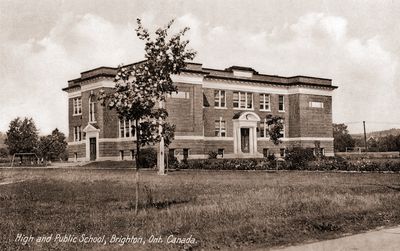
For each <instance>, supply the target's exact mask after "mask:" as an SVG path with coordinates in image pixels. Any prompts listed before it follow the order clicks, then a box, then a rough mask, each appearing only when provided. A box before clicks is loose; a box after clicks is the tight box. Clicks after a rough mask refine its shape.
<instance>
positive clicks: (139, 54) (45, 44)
mask: <svg viewBox="0 0 400 251" xmlns="http://www.w3.org/2000/svg"><path fill="white" fill-rule="evenodd" d="M399 13H400V1H383V0H381V1H365V0H363V1H348V0H347V1H337V0H335V1H322V0H320V1H313V0H307V1H295V0H292V1H291V0H276V1H274V0H270V1H268V0H262V1H256V0H252V1H248V0H242V1H235V0H231V1H228V0H223V1H218V0H212V1H196V0H192V1H186V0H185V1H179V0H175V1H168V0H160V1H151V0H144V1H133V0H127V1H125V0H121V1H119V0H116V1H102V0H96V1H94V0H80V1H74V0H68V1H63V0H38V1H28V0H25V1H19V0H0V27H1V31H0V59H1V61H0V62H1V63H0V76H1V79H2V81H1V82H0V131H2V132H5V131H7V130H8V125H9V123H10V121H11V120H12V119H14V118H16V117H18V116H20V117H25V116H26V117H32V118H33V119H34V120H35V122H36V124H37V127H38V128H39V129H40V133H41V134H47V133H50V132H51V131H52V130H53V129H54V128H56V127H57V128H59V129H60V130H61V131H63V132H65V133H67V128H68V116H67V94H66V93H64V92H63V91H61V89H62V88H63V87H66V86H67V81H68V80H71V79H74V78H77V77H79V76H80V72H82V71H86V70H89V69H92V68H96V67H99V66H112V67H115V66H117V65H119V64H121V63H124V64H129V63H132V62H135V61H138V60H141V59H143V55H144V53H143V48H144V45H143V43H142V41H140V40H138V39H137V38H136V35H135V32H134V28H135V27H136V18H138V17H139V18H141V19H142V21H143V24H144V26H145V27H148V28H149V29H150V31H154V30H155V29H156V28H157V27H160V26H164V25H165V24H166V23H168V21H169V20H171V19H175V23H174V26H173V28H174V30H175V31H178V30H180V29H182V28H184V27H186V26H188V27H190V29H191V30H190V32H189V33H188V34H187V38H188V39H189V40H190V43H189V46H190V47H191V48H192V49H194V50H196V51H197V52H198V54H197V56H196V58H195V60H194V61H195V62H198V63H203V66H204V67H209V68H219V69H225V68H227V67H229V66H232V65H240V66H248V67H252V68H254V69H255V70H257V71H258V72H260V73H264V74H270V75H281V76H293V75H310V76H315V77H323V78H330V79H332V81H333V85H336V86H339V88H338V89H337V90H335V91H334V95H333V121H334V122H335V123H346V124H348V126H349V129H350V132H353V133H356V132H361V131H362V121H366V127H367V131H375V130H381V129H389V128H400V112H399V111H398V110H397V107H398V106H399V103H400V102H399V97H400V82H399V79H400V65H399V63H400V43H399V42H398V41H400V25H399V23H400V15H399Z"/></svg>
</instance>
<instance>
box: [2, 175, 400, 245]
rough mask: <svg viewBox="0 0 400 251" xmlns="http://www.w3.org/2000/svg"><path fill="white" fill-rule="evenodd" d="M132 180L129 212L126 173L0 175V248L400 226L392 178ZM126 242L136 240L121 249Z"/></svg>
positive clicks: (324, 233)
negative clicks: (137, 192) (136, 204)
mask: <svg viewBox="0 0 400 251" xmlns="http://www.w3.org/2000/svg"><path fill="white" fill-rule="evenodd" d="M140 176H141V186H140V187H141V192H140V194H141V198H140V208H141V210H140V212H139V214H138V215H135V213H134V210H133V209H134V200H135V197H134V195H135V186H134V171H133V170H128V169H118V170H109V169H105V170H98V169H93V170H83V169H76V168H74V169H0V184H1V183H7V182H10V181H17V183H13V184H5V185H1V186H0V215H1V218H0V232H1V235H0V250H28V249H29V250H32V249H33V250H43V249H44V250H49V249H51V250H76V249H85V250H87V249H89V250H90V249H92V250H110V249H112V250H131V249H133V248H135V249H136V250H137V249H152V250H154V249H156V250H166V249H171V250H176V249H184V248H185V249H192V248H193V249H195V250H197V249H199V250H200V249H202V248H203V249H205V250H209V249H233V248H240V249H255V248H270V247H276V246H281V245H291V244H296V243H301V242H306V241H313V240H322V239H329V238H334V237H338V236H341V235H343V234H348V233H358V232H362V231H365V230H368V229H374V228H376V227H378V226H393V225H398V224H400V174H382V173H323V172H278V173H270V172H263V171H252V172H245V171H243V172H240V171H235V172H234V171H219V172H217V171H179V172H173V173H170V174H168V175H167V176H157V175H156V174H155V172H152V171H142V172H141V173H140ZM18 234H20V238H19V239H18ZM57 234H58V235H59V236H58V239H57V240H55V238H56V235H57ZM51 235H52V236H51ZM82 235H84V237H85V238H86V239H85V238H82ZM90 235H91V236H92V238H91V239H90V238H89V237H90ZM113 235H114V237H120V239H116V238H114V241H117V242H116V243H110V242H111V240H112V236H113ZM21 236H22V237H26V238H25V241H21V240H22V239H23V238H21ZM30 236H32V238H31V239H29V238H28V237H30ZM49 236H51V240H50V241H49V242H46V241H44V240H45V238H44V239H42V240H40V239H39V240H40V242H37V241H38V238H39V237H49ZM127 236H129V237H132V236H135V237H136V239H133V238H132V239H131V242H129V243H125V244H124V245H122V242H123V241H124V240H125V241H126V240H127V239H126V237H127ZM151 236H153V237H161V238H159V239H155V238H153V239H151ZM169 236H173V237H178V238H186V237H190V236H191V237H192V238H188V239H185V240H186V241H187V242H192V243H186V244H179V243H167V239H168V237H169ZM62 237H64V239H62ZM74 237H75V238H76V239H75V242H74V241H73V240H74V239H73V238H74ZM97 237H98V240H99V242H100V243H95V241H97V239H96V238H97ZM124 237H125V239H124ZM102 238H104V240H103V239H102ZM140 238H142V239H143V242H140ZM149 238H150V239H151V241H153V243H150V242H151V241H150V240H149ZM27 239H29V240H27ZM32 239H33V240H32ZM16 240H18V241H16ZM156 240H162V241H163V242H162V243H156V242H157V241H156ZM169 240H172V237H170V238H169ZM135 241H137V242H139V243H132V242H135ZM24 242H26V244H25V245H24ZM85 242H87V243H85ZM144 242H146V243H145V244H144ZM193 242H194V243H193Z"/></svg>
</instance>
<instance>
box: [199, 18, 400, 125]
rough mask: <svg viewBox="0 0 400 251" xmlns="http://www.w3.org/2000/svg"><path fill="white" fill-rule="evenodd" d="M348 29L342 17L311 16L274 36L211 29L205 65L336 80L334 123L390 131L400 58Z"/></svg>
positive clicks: (399, 89)
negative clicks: (366, 125) (353, 123)
mask: <svg viewBox="0 0 400 251" xmlns="http://www.w3.org/2000/svg"><path fill="white" fill-rule="evenodd" d="M348 26H349V23H348V21H347V20H346V19H345V18H344V17H340V16H332V15H326V14H324V13H309V14H306V15H304V16H301V17H299V18H298V19H297V21H296V22H294V23H292V24H287V23H286V24H283V25H282V26H278V27H274V28H273V29H272V30H271V31H266V30H261V31H259V32H249V31H247V30H238V29H235V28H228V27H224V26H218V27H212V28H210V29H209V30H208V32H207V33H206V35H205V38H204V40H205V41H206V43H205V44H207V48H212V50H207V49H204V48H203V49H204V51H205V52H207V54H206V55H203V58H204V59H205V60H204V63H205V64H209V65H212V66H217V67H227V66H229V65H233V64H242V65H245V66H246V65H247V66H252V67H254V68H255V69H256V70H258V71H260V72H263V73H267V74H278V75H283V76H290V75H311V76H317V77H325V78H332V79H333V84H334V85H338V86H339V89H337V90H336V91H335V95H334V106H333V118H334V121H336V122H354V121H359V122H360V125H361V124H362V123H361V121H363V120H366V121H370V122H371V123H370V129H371V130H378V129H381V128H382V127H388V126H390V125H389V123H386V122H395V121H398V120H399V119H400V114H393V105H394V104H396V103H397V102H398V101H397V100H398V97H397V96H396V93H399V92H400V87H399V86H398V85H397V84H396V82H395V80H396V76H398V74H399V73H398V72H399V63H398V62H399V58H398V56H397V55H395V54H394V53H391V52H390V51H388V50H385V48H384V47H383V45H382V44H383V43H382V42H381V40H380V38H379V37H377V36H375V37H370V38H366V39H362V38H357V37H352V36H350V35H349V34H348ZM215 59H218V60H215ZM382 122H385V123H386V124H385V123H382ZM350 129H352V130H353V129H354V130H359V129H360V128H358V127H354V128H350Z"/></svg>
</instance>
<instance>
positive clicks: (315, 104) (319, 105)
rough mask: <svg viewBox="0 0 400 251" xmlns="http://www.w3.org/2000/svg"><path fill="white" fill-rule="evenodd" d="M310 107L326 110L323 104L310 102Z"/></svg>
mask: <svg viewBox="0 0 400 251" xmlns="http://www.w3.org/2000/svg"><path fill="white" fill-rule="evenodd" d="M308 106H309V107H312V108H324V103H323V102H315V101H310V102H308Z"/></svg>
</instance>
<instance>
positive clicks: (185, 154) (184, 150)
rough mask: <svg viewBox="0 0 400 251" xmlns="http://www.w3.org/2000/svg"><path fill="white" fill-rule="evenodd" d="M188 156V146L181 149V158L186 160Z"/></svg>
mask: <svg viewBox="0 0 400 251" xmlns="http://www.w3.org/2000/svg"><path fill="white" fill-rule="evenodd" d="M188 158H189V149H188V148H184V149H183V159H184V160H187V159H188Z"/></svg>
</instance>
